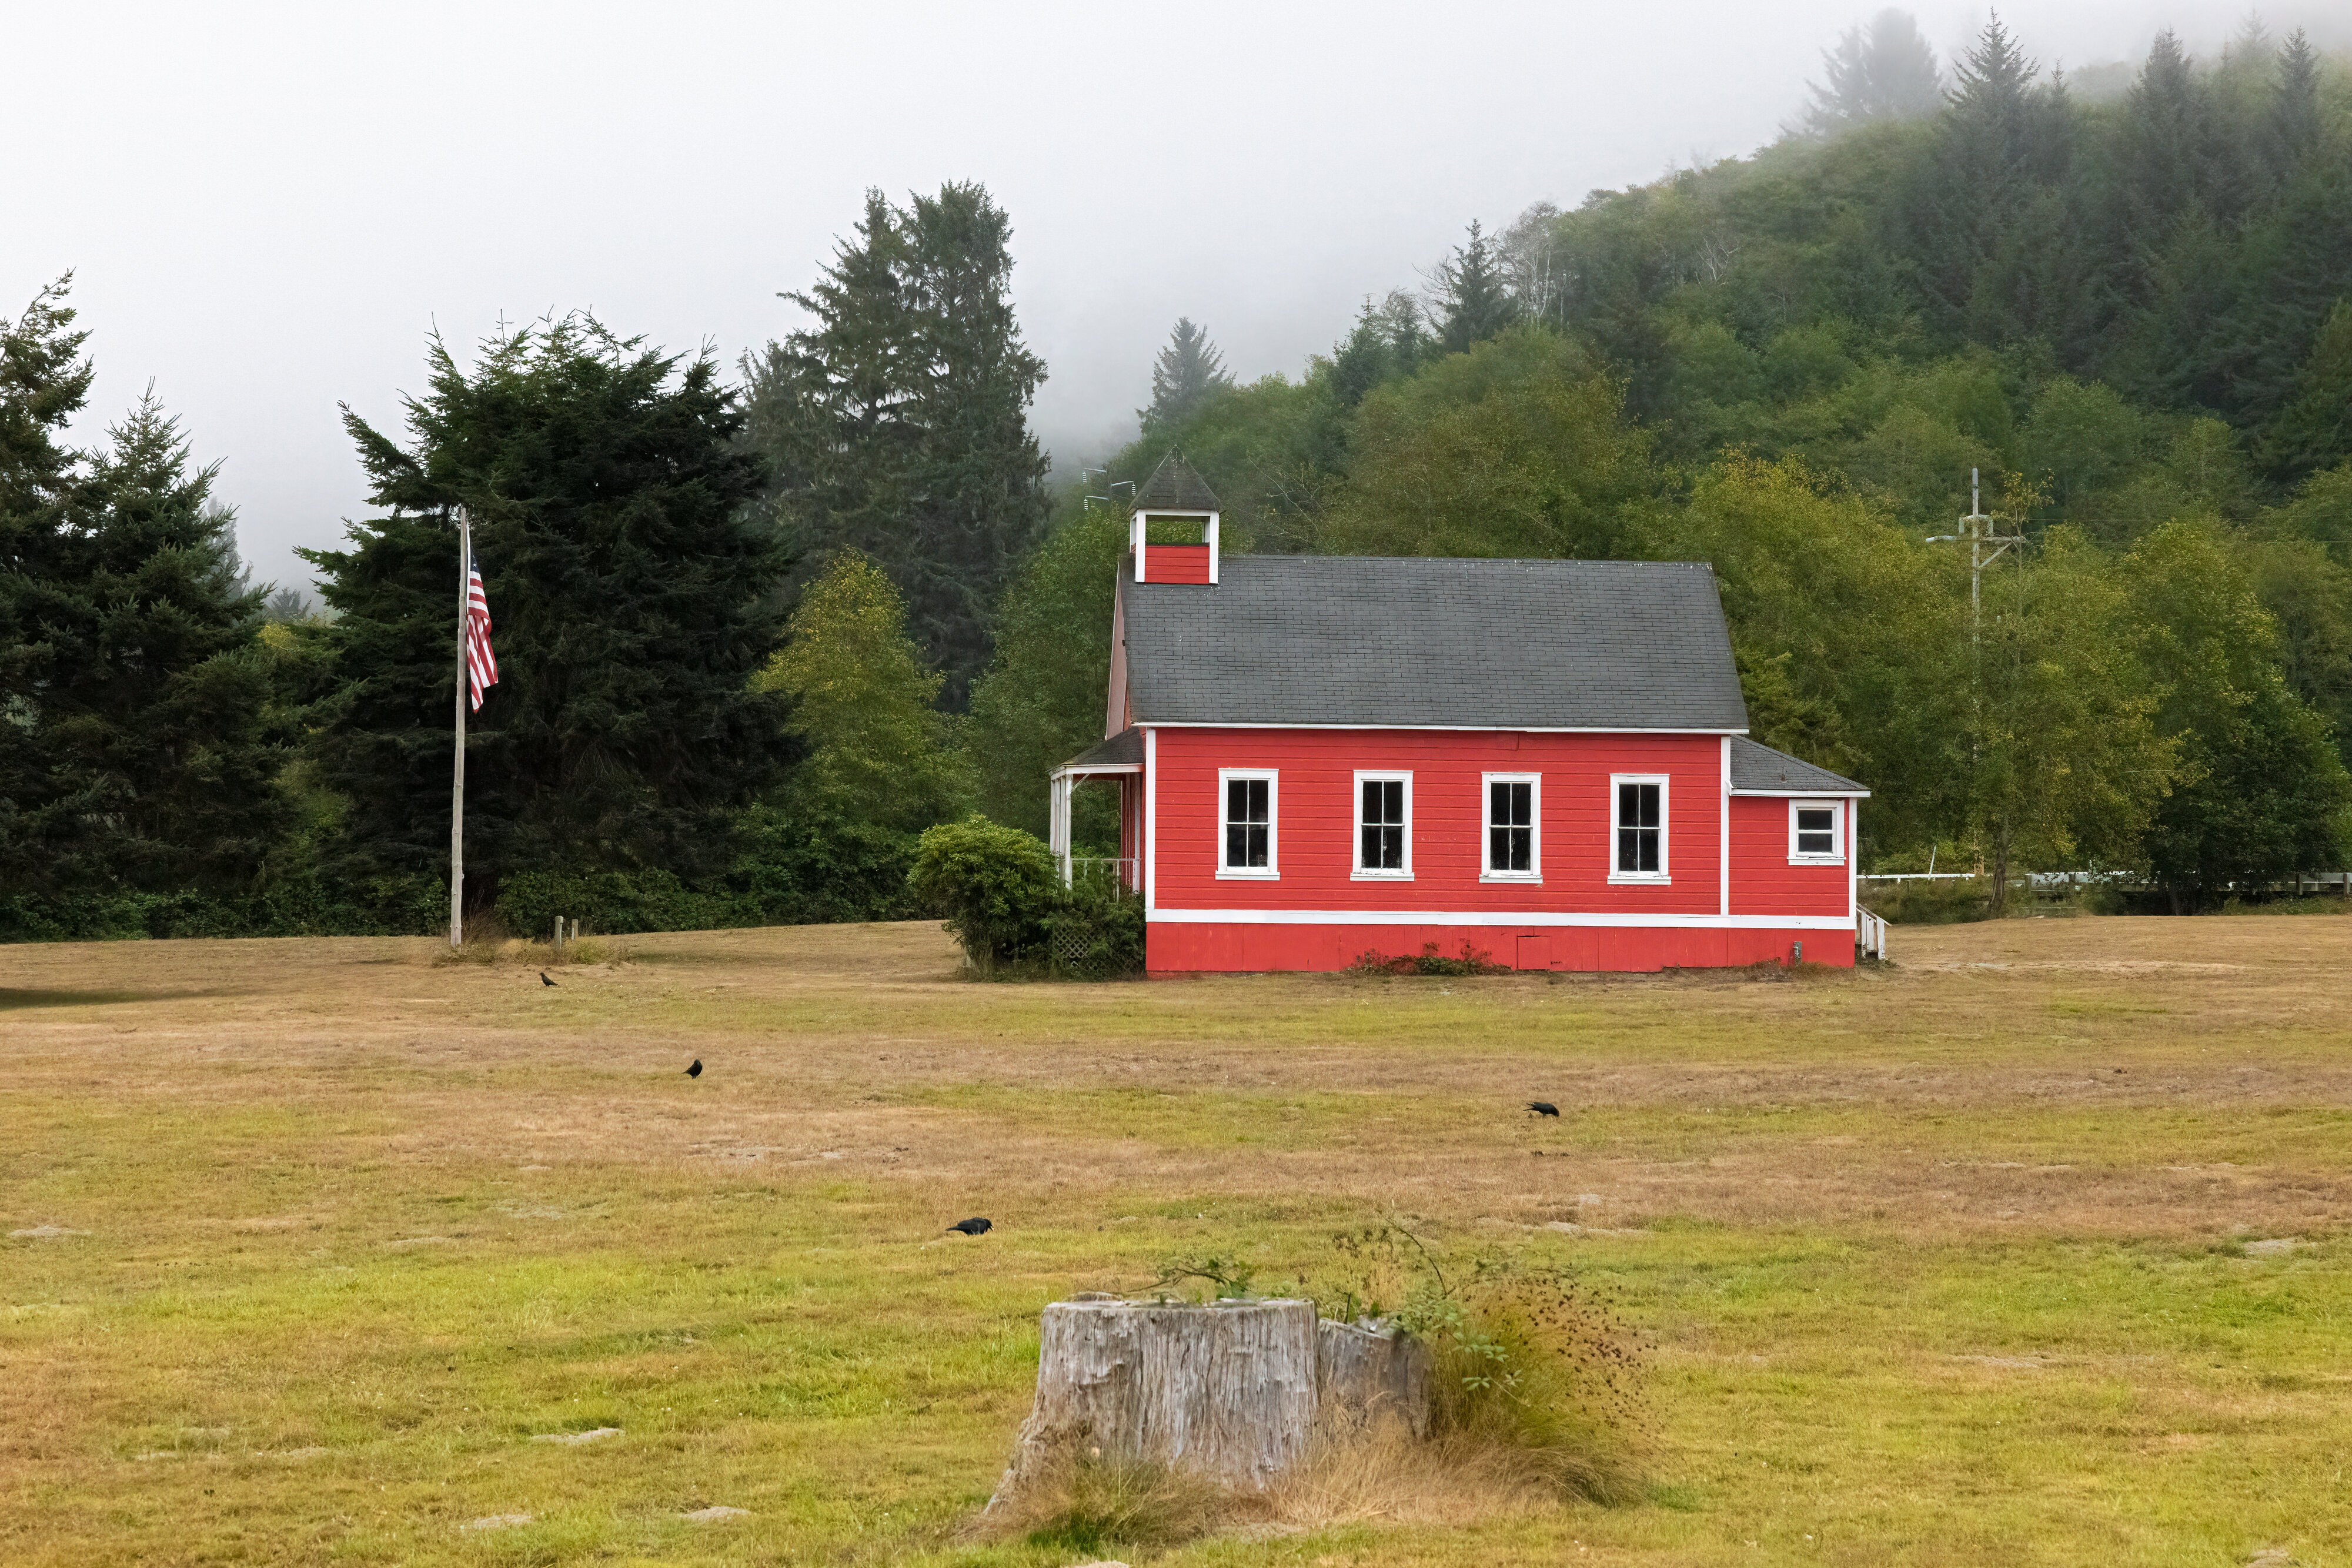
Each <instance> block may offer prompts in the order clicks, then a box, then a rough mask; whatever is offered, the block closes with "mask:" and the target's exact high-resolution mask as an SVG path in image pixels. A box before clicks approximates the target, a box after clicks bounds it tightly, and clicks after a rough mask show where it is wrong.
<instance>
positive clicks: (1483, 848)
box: [1478, 773, 1543, 883]
mask: <svg viewBox="0 0 2352 1568" xmlns="http://www.w3.org/2000/svg"><path fill="white" fill-rule="evenodd" d="M1497 784H1526V785H1529V786H1532V788H1530V789H1528V869H1527V870H1525V871H1496V869H1495V868H1494V866H1493V865H1492V864H1491V863H1490V862H1492V860H1493V859H1494V852H1495V838H1494V832H1493V829H1494V826H1495V789H1494V787H1495V786H1496V785H1497ZM1478 880H1479V881H1480V882H1517V883H1540V882H1542V881H1543V775H1542V774H1540V773H1481V774H1480V775H1478Z"/></svg>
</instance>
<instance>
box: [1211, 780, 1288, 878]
mask: <svg viewBox="0 0 2352 1568" xmlns="http://www.w3.org/2000/svg"><path fill="white" fill-rule="evenodd" d="M1234 779H1265V864H1264V865H1244V866H1231V865H1227V864H1226V863H1225V786H1226V785H1227V784H1230V783H1232V782H1233V781H1234ZM1217 875H1218V876H1219V877H1221V878H1223V879H1224V880H1226V881H1231V882H1274V881H1276V880H1277V879H1279V878H1280V876H1281V875H1282V775H1281V774H1279V773H1277V772H1276V770H1275V769H1273V768H1218V769H1217Z"/></svg>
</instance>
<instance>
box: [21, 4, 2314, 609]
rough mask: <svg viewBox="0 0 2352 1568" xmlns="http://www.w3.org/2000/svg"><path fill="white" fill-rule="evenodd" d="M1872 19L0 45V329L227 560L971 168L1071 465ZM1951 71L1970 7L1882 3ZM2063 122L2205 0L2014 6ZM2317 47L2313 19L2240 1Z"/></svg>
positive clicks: (715, 21) (1774, 112) (181, 29)
mask: <svg viewBox="0 0 2352 1568" xmlns="http://www.w3.org/2000/svg"><path fill="white" fill-rule="evenodd" d="M1869 9H1870V7H1866V6H1862V5H1854V4H1853V3H1851V0H1842V3H1838V4H1830V3H1825V0H1776V3H1774V4H1771V5H1762V6H1758V5H1738V4H1733V3H1730V0H1706V3H1700V4H1690V5H1678V6H1675V7H1671V8H1667V9H1666V10H1664V11H1661V10H1658V9H1655V8H1652V9H1649V10H1639V9H1631V10H1629V9H1622V8H1602V7H1575V8H1570V7H1560V6H1553V5H1534V4H1473V5H1455V6H1449V7H1434V6H1427V5H1401V4H1374V5H1352V6H1347V7H1338V6H1330V7H1322V8H1314V9H1310V8H1307V7H1271V6H1264V5H1193V6H1188V7H1184V8H1181V10H1178V9H1165V10H1145V9H1141V8H1128V9H1120V10H1116V11H1107V10H1103V9H1100V8H1097V7H1088V6H1077V5H1020V6H1004V7H984V8H983V7H971V6H963V5H947V4H943V3H941V4H926V5H904V6H894V7H888V8H871V9H865V8H841V7H827V8H818V7H807V8H803V9H798V10H786V9H781V8H777V7H772V6H757V7H755V6H751V5H695V6H686V7H675V8H666V9H664V10H663V11H661V12H660V13H659V14H658V15H656V14H654V13H649V12H646V11H643V10H642V9H640V8H637V7H631V6H625V5H573V6H562V7H559V6H554V5H521V4H508V5H463V6H461V5H453V4H444V5H417V6H409V7H402V8H400V10H399V11H398V12H397V14H394V13H392V12H385V11H370V12H351V13H344V12H336V11H328V10H320V9H316V8H309V7H291V6H281V5H258V4H248V5H222V6H215V7H207V8H205V9H204V10H202V11H201V12H195V11H190V10H187V9H186V8H184V7H167V6H163V5H145V6H130V7H117V8H110V9H107V10H104V11H100V10H98V9H96V8H65V7H60V8H54V9H52V10H49V11H47V12H41V13H35V14H27V15H21V16H16V17H15V18H13V19H12V21H11V24H10V31H11V44H12V48H11V51H10V52H11V56H12V60H13V61H14V63H15V65H16V69H14V70H13V71H12V78H13V80H12V84H11V87H10V90H9V91H8V93H7V94H5V96H0V132H5V134H6V135H7V137H8V139H9V141H10V142H11V144H12V145H14V146H16V147H18V148H20V149H37V150H38V151H37V152H27V153H24V154H22V155H20V156H19V157H18V158H17V159H16V161H15V163H14V168H13V175H12V178H11V180H10V183H9V188H8V196H9V200H8V221H7V222H6V223H5V224H0V308H5V309H6V310H8V311H10V312H11V313H13V312H14V311H15V310H16V308H21V306H22V304H23V302H24V301H25V300H26V299H28V298H31V296H32V295H33V293H34V291H35V290H36V289H37V287H39V286H40V285H41V284H42V283H44V282H46V281H47V280H48V279H49V278H52V277H56V276H57V275H58V274H60V273H63V272H66V271H68V270H72V271H73V272H74V273H75V275H76V280H77V281H76V287H75V296H74V299H75V303H76V305H77V306H78V307H79V309H80V310H81V312H82V318H81V320H82V325H84V326H86V327H89V328H90V329H92V330H93V333H94V336H93V338H92V340H91V348H92V350H93V351H94V353H95V354H96V357H97V362H98V366H99V371H100V379H99V382H98V385H97V389H96V393H95V396H94V398H93V402H92V410H93V412H92V415H91V417H90V419H89V422H88V423H87V425H86V426H85V429H84V432H83V434H84V435H85V437H86V438H89V439H94V438H95V437H96V435H97V434H98V430H99V427H100V425H102V424H103V423H105V422H107V421H109V420H111V419H113V418H115V417H118V416H119V415H120V413H121V411H122V410H124V409H125V408H127V407H128V405H129V404H130V403H131V402H132V401H133V400H134V399H135V398H136V397H137V395H138V393H139V392H140V391H141V390H142V388H143V387H145V386H146V385H147V384H148V382H150V381H151V380H152V382H154V384H155V388H156V392H157V393H158V395H159V397H160V398H161V399H162V401H163V403H164V405H165V406H166V407H167V408H169V409H170V410H171V411H173V413H177V414H179V415H180V416H181V417H182V419H183V420H184V426H185V428H186V430H187V431H188V432H189V434H191V435H192V436H193V437H194V444H195V449H196V452H197V454H198V455H200V456H201V457H203V458H205V459H206V460H211V459H218V460H220V461H221V462H222V463H223V469H222V475H221V480H220V492H221V494H222V496H223V497H225V498H226V500H227V501H228V502H230V503H231V504H232V505H234V506H235V507H236V508H237V510H238V513H239V517H240V536H241V540H242V545H243V549H244V550H245V552H246V554H247V558H248V559H249V560H250V562H251V563H252V565H253V566H254V567H255V569H256V570H257V571H258V572H259V573H260V574H261V575H263V576H268V577H277V578H280V579H284V580H299V579H300V577H301V576H302V569H301V568H300V567H299V563H297V562H296V561H295V560H294V559H293V558H292V557H291V555H290V553H289V552H290V550H291V549H292V548H293V547H295V546H297V545H320V544H324V543H329V542H331V540H332V539H333V538H335V537H336V535H337V534H338V533H339V531H340V525H339V521H338V519H339V518H341V517H348V516H353V515H356V514H358V513H359V512H360V510H361V509H362V505H363V501H362V478H361V474H360V470H359V468H358V466H357V465H356V464H355V463H354V462H353V461H352V455H351V450H350V446H349V443H348V441H347V440H346V438H345V436H344V434H343V432H342V430H341V425H340V423H339V421H338V413H337V405H338V403H339V402H349V403H350V404H351V405H352V407H353V408H354V409H355V410H356V411H357V412H359V413H362V415H364V416H365V417H366V418H368V419H369V420H370V421H371V422H372V423H376V424H377V425H378V426H379V427H383V426H388V425H391V424H394V423H397V421H398V417H399V398H400V395H401V392H403V391H404V390H409V391H414V390H418V389H419V388H420V387H421V383H422V380H423V369H422V365H423V347H424V342H425V337H426V335H427V334H428V333H430V332H432V331H435V330H436V329H437V330H439V331H440V332H442V333H444V334H446V336H447V338H448V339H449V340H451V341H452V342H453V343H454V344H457V345H458V346H460V347H461V348H467V349H469V348H470V345H471V344H472V343H473V342H475V341H476V340H478V339H479V338H481V337H482V336H483V335H484V334H486V333H488V332H489V331H491V330H493V329H495V328H496V327H497V325H498V323H499V321H500V320H502V319H503V320H506V321H509V322H512V321H519V320H525V319H530V318H533V317H536V316H538V315H540V314H541V313H542V312H545V311H547V310H549V309H551V308H553V309H568V308H575V307H581V308H593V309H594V310H595V311H596V312H597V313H598V314H599V315H600V316H602V317H603V318H604V319H605V320H606V321H608V322H609V323H610V324H611V325H613V326H614V327H615V328H617V329H621V330H624V331H628V332H642V333H645V334H646V335H648V336H649V337H651V338H652V339H654V340H657V341H661V342H664V343H667V344H668V345H670V346H672V347H674V348H683V349H689V350H690V349H692V348H693V347H694V346H695V345H697V344H699V343H704V342H708V343H709V344H710V345H712V346H713V348H714V349H715V350H717V351H718V352H719V354H720V355H721V356H722V357H723V358H725V359H727V360H728V361H730V362H731V361H733V360H734V359H735V358H736V356H738V355H739V354H740V353H741V352H743V351H745V350H749V349H752V348H755V347H757V346H759V345H760V344H762V343H764V342H765V341H767V340H770V339H772V338H773V337H776V336H778V335H780V334H781V333H782V332H784V331H786V330H789V329H791V328H792V327H793V325H795V324H796V321H797V313H796V312H795V311H794V310H793V308H791V307H790V306H788V305H786V304H785V303H784V302H783V301H782V300H780V299H779V298H777V294H778V291H780V290H785V289H792V288H798V287H805V286H806V285H807V284H808V283H809V282H810V281H811V280H812V279H813V277H814V275H815V273H816V271H817V269H818V267H819V266H820V265H821V264H822V262H823V261H824V258H825V257H826V256H829V255H830V254H831V251H832V246H833V243H834V236H835V235H838V234H841V233H843V232H845V230H846V229H847V228H848V227H849V225H851V224H852V222H853V221H854V220H855V219H856V215H857V213H858V209H859V203H860V197H861V193H863V191H864V190H865V189H866V187H868V186H880V187H882V188H884V189H886V190H887V191H889V192H892V193H899V194H903V193H905V192H907V191H908V190H910V189H930V188H936V187H937V186H938V185H939V184H940V183H941V182H942V181H946V180H950V179H971V180H979V181H982V182H984V183H986V184H987V185H988V187H989V188H990V190H991V191H992V193H993V194H994V195H995V197H996V198H997V200H998V201H1000V202H1001V203H1002V204H1003V205H1004V206H1005V208H1006V209H1007V210H1008V211H1009V212H1010V213H1011V214H1012V217H1013V223H1014V225H1015V229H1016V232H1015V235H1014V242H1013V243H1014V254H1015V256H1016V258H1017V261H1018V264H1019V267H1018V271H1017V273H1016V277H1015V288H1016V294H1017V298H1018V303H1019V307H1020V310H1021V315H1022V319H1023V322H1024V328H1025V330H1026V333H1027V336H1028V339H1029V341H1030V343H1031V345H1032V346H1033V347H1034V349H1035V350H1036V351H1037V352H1038V353H1039V354H1041V355H1042V356H1043V358H1044V359H1045V361H1046V364H1047V365H1048V367H1049V370H1050V379H1049V380H1048V381H1047V382H1046V384H1045V390H1044V392H1042V393H1041V395H1040V398H1039V400H1038V402H1037V405H1036V409H1035V414H1034V418H1035V423H1036V426H1037V428H1038V430H1039V432H1040V434H1041V435H1042V436H1043V438H1044V439H1045V442H1046V444H1047V445H1048V446H1049V447H1050V448H1051V449H1052V450H1053V451H1054V452H1055V455H1056V456H1057V458H1058V459H1060V460H1061V461H1063V462H1064V463H1065V464H1068V463H1071V462H1074V461H1079V460H1087V459H1091V458H1093V457H1096V456H1097V455H1100V454H1103V453H1105V452H1108V450H1110V449H1111V448H1112V447H1114V446H1115V445H1117V444H1118V443H1119V442H1120V441H1122V440H1124V439H1125V438H1126V437H1128V436H1129V435H1130V434H1132V432H1133V427H1134V415H1133V411H1134V409H1135V408H1136V407H1137V405H1138V404H1139V403H1140V402H1143V401H1144V400H1145V398H1146V397H1147V396H1148V395H1149V374H1150V362H1151V357H1152V355H1153V353H1154V352H1155V351H1156V350H1158V349H1159V347H1160V344H1161V343H1162V342H1163V341H1164V340H1165V338H1166V335H1167V332H1168V329H1169V327H1170V325H1171V322H1173V321H1174V320H1175V319H1177V318H1178V317H1179V316H1187V317H1190V318H1192V319H1194V320H1197V321H1200V322H1202V323H1204V324H1205V325H1206V327H1207V328H1208V329H1209V331H1210V333H1211V335H1212V336H1213V339H1214V340H1215V342H1216V343H1217V345H1218V346H1219V347H1220V348H1221V349H1222V350H1223V354H1224V357H1225V361H1226V363H1227V365H1228V367H1229V368H1230V369H1231V370H1232V371H1234V373H1235V374H1237V375H1238V376H1240V377H1241V378H1243V379H1244V380H1246V379H1249V378H1252V377H1255V376H1258V375H1262V374H1265V373H1267V372H1270V371H1285V372H1291V373H1295V372H1296V371H1297V370H1298V368H1299V367H1300V366H1301V365H1302V364H1303V363H1304V362H1305V361H1306V360H1307V357H1308V356H1309V355H1311V354H1313V353H1316V352H1318V351H1322V350H1327V349H1328V347H1329V346H1330V345H1331V343H1332V342H1333V341H1334V340H1336V339H1338V338H1339V336H1341V335H1342V334H1343V333H1344V332H1345V331H1346V330H1347V329H1348V327H1349V321H1350V320H1351V319H1352V317H1353V315H1354V313H1355V309H1356V307H1357V305H1358V303H1359V302H1360V299H1361V298H1363V297H1364V296H1366V295H1368V294H1370V295H1378V294H1384V293H1386V292H1387V291H1388V290H1390V289H1391V288H1394V287H1415V286H1417V285H1418V283H1419V280H1420V272H1421V269H1423V268H1426V267H1429V266H1431V265H1433V264H1434V263H1435V262H1436V261H1438V260H1439V259H1440V258H1441V257H1442V256H1444V255H1445V254H1446V253H1447V251H1448V249H1449V247H1450V246H1453V245H1454V244H1455V243H1456V242H1458V240H1459V239H1460V237H1461V235H1462V232H1463V229H1464V225H1466V224H1467V223H1468V222H1470V221H1471V220H1473V219H1479V220H1483V221H1484V222H1485V223H1486V225H1488V226H1489V227H1490V228H1492V227H1498V226H1501V225H1505V224H1507V222H1508V221H1509V220H1510V219H1511V218H1512V217H1513V216H1514V215H1515V214H1517V213H1519V212H1520V211H1522V210H1523V209H1525V208H1526V207H1527V206H1528V204H1530V203H1534V202H1538V201H1550V202H1553V203H1556V204H1559V205H1561V206H1563V207H1573V206H1574V205H1575V204H1577V203H1578V202H1579V201H1580V200H1581V199H1582V198H1583V196H1584V194H1585V193H1586V192H1588V191H1590V190H1592V189H1594V188H1596V187H1614V186H1622V185H1624V184H1627V183H1638V182H1642V181H1645V180H1648V179H1652V178H1654V177H1655V176H1657V175H1658V174H1659V173H1661V172H1664V170H1666V169H1668V168H1670V167H1673V166H1676V165H1682V166H1687V165H1690V164H1693V163H1701V162H1712V161H1714V160H1717V159H1719V158H1723V157H1727V156H1735V155H1738V154H1740V153H1742V152H1748V151H1749V150H1751V149H1754V148H1755V147H1757V146H1759V145H1761V144H1763V143H1766V142H1769V141H1771V140H1772V139H1773V138H1775V137H1776V136H1777V135H1778V134H1780V130H1781V128H1782V127H1783V126H1784V125H1785V124H1787V123H1789V122H1790V121H1791V120H1792V119H1793V118H1794V117H1795V115H1796V114H1797V113H1798V112H1799V110H1800V109H1801V105H1802V103H1803V100H1804V97H1805V84H1806V83H1807V82H1808V81H1809V80H1812V79H1815V78H1819V77H1820V75H1821V74H1822V57H1821V51H1822V49H1823V48H1824V47H1827V46H1830V45H1832V44H1833V43H1834V41H1835V40H1836V38H1837V37H1838V35H1839V33H1840V32H1841V30H1843V28H1845V27H1848V26H1852V25H1853V24H1854V23H1856V22H1857V21H1859V20H1861V19H1862V18H1863V17H1864V16H1866V15H1867V13H1868V11H1869ZM1914 10H1915V14H1916V16H1917V17H1918V19H1919V23H1920V26H1921V28H1922V30H1923V31H1924V33H1925V34H1926V36H1927V39H1928V41H1929V42H1930V43H1932V44H1933V45H1934V46H1935V47H1937V50H1938V51H1939V52H1940V53H1941V54H1942V55H1943V56H1944V57H1947V58H1948V57H1950V55H1951V54H1952V53H1953V52H1954V51H1955V50H1956V49H1957V47H1958V46H1959V45H1960V43H1961V42H1962V40H1964V39H1965V38H1966V37H1969V35H1970V34H1971V33H1973V31H1974V30H1975V29H1976V28H1978V27H1979V26H1981V24H1982V22H1983V20H1984V13H1983V12H1982V11H1981V10H1980V9H1979V8H1977V7H1975V6H1964V5H1921V6H1917V7H1915V8H1914ZM2012 20H2014V21H2015V22H2016V24H2017V26H2018V31H2019V33H2020V34H2021V37H2022V39H2023V42H2024V43H2025V45H2026V47H2028V48H2029V49H2030V50H2031V51H2032V53H2033V54H2034V55H2035V56H2036V57H2038V58H2039V59H2040V60H2041V61H2042V63H2043V64H2044V65H2063V66H2065V67H2066V68H2068V69H2069V70H2070V72H2071V73H2072V74H2073V76H2074V80H2075V81H2076V82H2077V83H2078V84H2079V85H2080V87H2081V89H2082V90H2083V91H2084V93H2085V95H2086V96H2088V95H2094V94H2098V93H2105V92H2110V91H2114V90H2119V87H2120V84H2121V83H2122V82H2123V81H2124V80H2126V78H2127V75H2128V70H2129V67H2120V68H2118V67H2114V66H2112V65H2111V62H2116V61H2136V60H2137V59H2138V58H2139V57H2140V56H2141V55H2143V54H2144V53H2145V51H2146V49H2147V44H2148V40H2149V39H2150V37H2152V36H2153V35H2154V34H2155V32H2156V31H2157V30H2158V28H2159V27H2162V26H2172V27H2174V28H2177V29H2178V30H2179V33H2180V34H2181V36H2182V37H2183V39H2184V40H2185V41H2186V42H2187V43H2188V45H2189V47H2190V48H2191V49H2192V50H2193V51H2194V52H2196V53H2197V54H2199V55H2200V57H2205V56H2210V55H2211V54H2212V53H2215V52H2218V50H2219V49H2220V48H2221V47H2222V45H2223V44H2224V42H2225V41H2226V40H2227V39H2228V38H2229V37H2231V35H2232V34H2233V33H2234V32H2235V31H2236V30H2237V29H2238V28H2239V26H2241V25H2242V22H2243V20H2244V12H2243V8H2242V5H2241V4H2240V3H2239V0H2226V3H2224V0H2205V3H2194V4H2192V3H2187V0H2173V3H2165V4H2144V3H2133V4H2119V3H2105V0H2082V3H2072V0H2062V3H2060V4H2055V5H2049V6H2046V7H2040V8H2037V9H2036V10H2035V12H2034V13H2033V14H2032V15H2031V16H2020V17H2016V18H2013V19H2012ZM2264 20H2265V21H2266V22H2267V23H2268V25H2269V26H2271V28H2272V29H2273V32H2284V30H2285V29H2287V28H2289V27H2291V26H2305V27H2307V28H2309V29H2310V30H2311V31H2312V34H2313V36H2314V37H2315V40H2316V41H2318V42H2319V43H2320V44H2322V45H2323V46H2324V47H2344V46H2345V45H2346V44H2347V43H2352V22H2348V21H2347V16H2346V15H2345V13H2344V12H2343V10H2342V8H2341V7H2340V6H2322V5H2286V6H2282V7H2280V8H2278V9H2277V10H2275V11H2272V12H2266V13H2265V14H2264Z"/></svg>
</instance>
